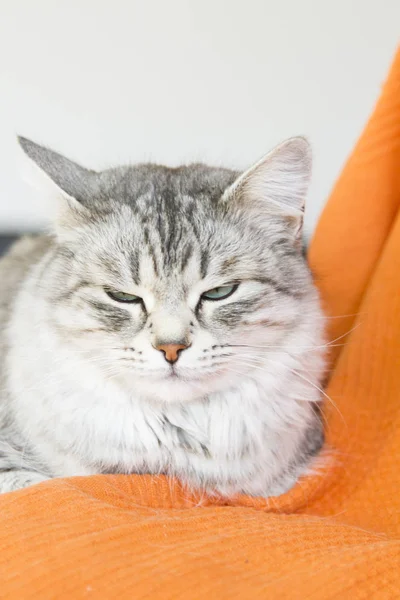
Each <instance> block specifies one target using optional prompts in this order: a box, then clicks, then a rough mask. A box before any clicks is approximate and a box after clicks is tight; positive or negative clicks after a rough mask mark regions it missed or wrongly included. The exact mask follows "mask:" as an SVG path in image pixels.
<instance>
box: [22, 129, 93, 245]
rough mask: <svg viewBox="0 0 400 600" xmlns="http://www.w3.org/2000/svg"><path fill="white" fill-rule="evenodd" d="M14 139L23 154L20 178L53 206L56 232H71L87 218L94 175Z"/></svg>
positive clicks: (48, 151)
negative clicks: (21, 175)
mask: <svg viewBox="0 0 400 600" xmlns="http://www.w3.org/2000/svg"><path fill="white" fill-rule="evenodd" d="M18 142H19V145H20V147H21V148H22V150H23V153H24V154H23V156H24V161H23V177H24V179H25V180H26V181H27V182H28V183H29V184H30V185H32V186H33V187H34V188H35V189H36V190H37V191H38V192H39V193H40V194H42V195H43V196H44V197H45V198H48V199H49V200H51V201H52V202H53V204H54V205H55V206H54V209H53V211H52V212H54V221H55V223H54V226H55V230H56V233H58V234H60V235H61V234H62V233H63V232H68V231H71V230H73V229H75V228H76V227H79V226H80V225H81V224H82V223H84V222H85V220H88V219H89V218H90V214H91V211H90V197H91V196H92V195H93V191H92V188H93V184H94V179H95V176H96V175H97V174H96V173H95V172H94V171H89V170H87V169H85V168H83V167H81V166H80V165H78V164H76V163H74V162H73V161H71V160H69V159H68V158H65V157H64V156H62V155H61V154H58V153H57V152H54V151H53V150H50V149H49V148H45V147H44V146H40V145H39V144H36V143H35V142H32V141H31V140H28V139H26V138H24V137H18Z"/></svg>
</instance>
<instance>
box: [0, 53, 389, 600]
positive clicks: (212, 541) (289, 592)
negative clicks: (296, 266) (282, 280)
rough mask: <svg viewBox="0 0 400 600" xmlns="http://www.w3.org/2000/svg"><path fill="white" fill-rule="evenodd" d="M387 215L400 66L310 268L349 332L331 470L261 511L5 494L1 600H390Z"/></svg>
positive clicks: (339, 362)
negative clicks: (374, 599)
mask: <svg viewBox="0 0 400 600" xmlns="http://www.w3.org/2000/svg"><path fill="white" fill-rule="evenodd" d="M399 204H400V52H399V54H398V56H397V59H396V60H395V63H394V66H393V68H392V71H391V74H390V76H389V79H388V82H387V84H386V86H385V88H384V90H383V94H382V97H381V100H380V102H379V103H378V106H377V108H376V110H375V113H374V115H373V116H372V118H371V120H370V123H369V124H368V126H367V128H366V130H365V133H364V135H363V136H362V138H361V140H360V142H359V143H358V145H357V147H356V149H355V151H354V153H353V155H352V156H351V158H350V160H349V161H348V164H347V166H346V168H345V169H344V172H343V174H342V176H341V178H340V180H339V182H338V183H337V185H336V188H335V190H334V192H333V194H332V197H331V199H330V201H329V203H328V205H327V207H326V209H325V212H324V214H323V215H322V218H321V220H320V223H319V227H318V229H317V231H316V234H315V238H314V241H313V244H312V248H311V253H310V261H311V265H312V268H313V270H314V272H315V275H316V278H317V281H318V285H319V287H320V289H321V293H322V297H323V301H324V303H325V305H326V309H327V311H328V314H329V316H330V317H332V318H331V319H330V321H329V323H330V336H331V339H332V340H334V339H335V338H338V337H339V336H343V335H344V334H346V332H347V331H349V330H350V329H352V331H351V332H350V333H349V334H348V335H347V336H346V337H343V338H341V339H340V340H339V341H338V342H334V343H333V344H332V377H331V380H330V383H329V386H328V389H327V394H328V395H329V397H330V399H331V400H330V401H328V400H327V401H326V410H325V414H326V428H327V437H328V440H327V443H328V445H329V446H330V447H331V448H334V449H335V450H334V463H333V464H332V465H331V466H330V467H329V469H327V470H325V471H324V472H323V473H321V474H320V475H316V476H313V477H309V478H307V479H304V480H303V481H301V482H299V483H298V485H297V486H296V487H295V488H294V489H293V490H292V491H291V492H289V493H288V494H286V495H285V496H282V497H279V498H270V499H269V500H262V499H252V498H247V497H241V498H237V499H236V500H235V501H232V502H225V503H224V502H217V501H211V500H209V499H207V498H201V497H188V496H187V494H185V493H184V491H183V490H182V489H181V487H180V486H179V484H177V483H172V482H169V481H168V480H166V479H165V478H163V477H151V476H131V477H124V476H99V477H93V478H75V479H70V480H58V481H51V482H48V483H45V484H41V485H40V486H37V487H34V488H31V489H27V490H23V491H20V492H14V493H12V494H6V495H4V496H2V497H0V598H1V599H3V600H4V599H14V598H15V599H18V600H29V599H32V598H35V599H38V600H39V599H40V600H43V599H50V598H57V599H61V600H62V599H68V600H69V599H80V598H96V599H97V598H100V599H104V600H108V599H118V600H124V599H127V600H128V599H129V600H132V599H144V598H148V599H152V600H157V599H163V600H165V599H171V600H172V599H174V600H176V599H185V600H187V599H203V598H204V599H206V600H210V599H211V598H212V599H214V598H215V599H219V600H223V599H228V598H229V599H232V598H238V599H239V598H240V599H242V598H246V599H247V598H249V599H250V598H251V599H252V600H253V599H257V598H263V599H265V598H272V599H275V598H277V599H280V600H283V599H285V598H288V599H293V598H299V599H302V600H303V599H305V598H307V599H310V598H311V599H312V598H314V599H322V598H323V599H328V598H341V599H346V598H351V599H352V600H355V599H357V598H358V599H361V598H363V599H365V598H368V599H369V598H388V599H389V598H390V599H394V598H400V213H399V212H398V207H399ZM343 315H348V316H346V317H343ZM343 340H345V344H342V342H343Z"/></svg>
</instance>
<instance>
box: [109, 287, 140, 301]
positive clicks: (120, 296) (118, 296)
mask: <svg viewBox="0 0 400 600" xmlns="http://www.w3.org/2000/svg"><path fill="white" fill-rule="evenodd" d="M105 292H106V294H107V296H109V297H110V298H112V299H113V300H116V302H125V303H126V304H137V303H138V302H142V299H141V297H140V296H134V295H133V294H127V293H126V292H114V291H113V290H105Z"/></svg>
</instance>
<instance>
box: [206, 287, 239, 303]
mask: <svg viewBox="0 0 400 600" xmlns="http://www.w3.org/2000/svg"><path fill="white" fill-rule="evenodd" d="M238 287H239V284H238V283H236V284H233V285H221V286H220V287H216V288H213V289H212V290H208V291H207V292H204V294H202V295H201V298H202V300H225V298H229V296H231V295H232V294H233V292H236V290H237V289H238Z"/></svg>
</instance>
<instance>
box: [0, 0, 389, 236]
mask: <svg viewBox="0 0 400 600" xmlns="http://www.w3.org/2000/svg"><path fill="white" fill-rule="evenodd" d="M399 33H400V1H399V0H384V2H382V1H381V0H335V1H334V2H332V1H331V2H327V1H325V0H302V1H301V2H299V1H298V0H280V1H279V2H277V1H276V0H246V1H236V0H229V1H228V0H146V1H144V0H140V1H139V0H113V1H111V0H108V1H107V0H69V1H68V2H67V1H64V0H35V1H34V2H33V1H32V0H0V132H1V135H0V234H1V233H7V232H8V233H14V232H19V231H25V230H36V229H38V228H40V227H42V226H43V225H44V224H45V223H46V210H45V206H44V204H42V203H41V202H40V201H38V199H37V198H36V197H35V194H34V192H33V191H31V190H30V189H29V188H28V187H27V186H26V184H25V183H24V182H23V181H22V180H21V178H20V173H19V169H18V160H17V146H16V143H15V134H16V133H20V134H22V135H24V136H26V137H31V138H32V139H34V140H35V141H37V142H40V143H43V144H46V145H49V146H51V147H53V148H54V149H56V150H58V151H60V152H62V153H65V154H66V155H68V156H69V157H70V158H73V159H75V160H77V161H80V162H82V163H84V164H85V165H86V166H88V167H92V168H104V167H107V166H112V165H115V164H118V163H124V162H130V161H148V160H151V161H157V162H162V163H165V164H168V165H172V166H173V165H177V164H179V163H186V162H191V161H198V160H200V161H204V162H208V163H211V164H216V165H225V166H231V167H235V168H245V167H246V166H248V165H250V164H251V163H252V162H254V161H255V160H257V159H258V158H259V157H260V156H261V155H262V154H264V153H265V152H266V151H268V150H269V149H270V148H271V147H272V146H273V145H274V144H276V143H278V142H280V141H281V140H283V139H284V138H286V137H289V136H293V135H298V134H304V135H307V136H308V137H309V138H310V140H311V142H312V144H313V148H314V155H315V165H314V177H313V182H312V187H311V191H310V196H309V201H308V206H307V212H306V233H307V235H310V234H311V232H312V231H313V228H314V226H315V223H316V220H317V218H318V215H319V213H320V211H321V209H322V207H323V205H324V203H325V201H326V199H327V197H328V195H329V191H330V189H331V187H332V184H333V182H334V180H335V178H336V177H337V175H338V173H339V171H340V169H341V167H342V165H343V163H344V161H345V159H346V157H347V156H348V153H349V152H350V151H351V149H352V147H353V145H354V143H355V141H356V140H357V137H358V136H359V134H360V132H361V130H362V128H363V126H364V124H365V121H366V119H367V118H368V115H369V114H370V112H371V110H372V108H373V106H374V103H375V100H376V99H377V97H378V94H379V91H380V88H381V85H382V83H383V81H384V79H385V77H386V73H387V71H388V68H389V66H390V62H391V59H392V56H393V54H394V52H395V49H396V46H397V44H398V41H399ZM344 218H345V215H344Z"/></svg>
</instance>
